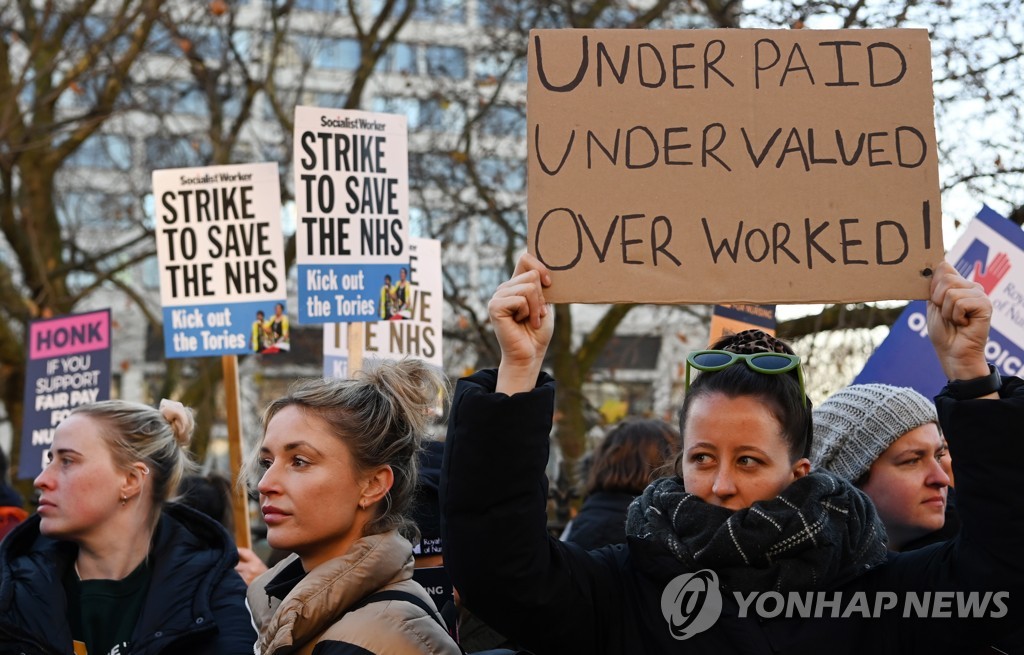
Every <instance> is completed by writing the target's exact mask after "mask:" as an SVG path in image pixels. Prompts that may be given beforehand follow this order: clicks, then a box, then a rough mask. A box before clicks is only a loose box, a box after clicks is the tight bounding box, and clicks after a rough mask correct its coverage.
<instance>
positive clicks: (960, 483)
mask: <svg viewBox="0 0 1024 655" xmlns="http://www.w3.org/2000/svg"><path fill="white" fill-rule="evenodd" d="M1000 396H1001V397H1000V399H999V400H995V399H992V400H980V399H978V400H955V399H953V398H951V397H949V396H948V395H946V394H945V393H944V392H943V393H940V394H939V396H937V397H936V399H935V404H936V409H937V410H938V415H939V423H940V424H941V426H942V430H943V433H944V434H945V437H946V439H947V440H948V441H949V449H950V454H951V455H952V458H953V474H954V477H955V484H956V498H957V509H958V512H959V515H960V520H961V528H960V533H959V534H958V535H957V536H956V537H955V538H954V539H952V540H950V541H947V542H945V543H941V544H933V545H931V546H927V547H925V548H922V549H920V550H915V551H911V552H904V553H899V554H897V555H893V556H891V559H890V565H889V566H886V567H882V569H881V570H880V571H879V573H880V574H881V575H879V576H878V578H877V579H876V581H875V582H876V584H877V586H878V587H880V588H884V589H889V590H894V591H897V592H902V594H903V595H904V602H906V596H905V595H906V594H914V595H915V596H916V597H917V598H927V597H929V596H934V595H935V594H938V593H943V592H944V593H947V594H948V593H950V592H952V593H954V594H957V595H956V596H954V598H969V597H971V595H973V597H974V598H975V599H977V600H978V601H979V602H980V603H981V604H982V606H983V607H984V608H985V610H984V611H983V612H982V613H981V616H977V617H976V618H972V619H969V618H966V617H965V616H964V615H963V614H962V612H961V611H960V610H958V609H957V603H958V602H959V601H957V602H953V603H952V609H951V610H950V611H949V613H948V614H938V613H937V614H935V615H936V616H950V619H951V620H941V619H936V618H931V619H920V620H914V619H915V618H916V617H917V616H918V614H917V611H916V610H907V611H908V612H909V614H905V615H904V616H910V617H911V619H910V620H907V619H901V620H899V621H898V622H897V623H896V624H895V625H894V628H895V629H896V631H897V632H898V634H899V643H900V651H901V652H904V653H935V652H975V651H976V650H981V649H982V648H983V647H984V646H987V645H989V644H992V643H993V642H994V641H998V639H1000V638H1001V637H1002V636H1004V635H1005V634H1007V633H1008V632H1009V631H1011V630H1013V629H1014V626H1019V625H1020V621H1021V616H1022V614H1024V612H1022V610H1024V603H1022V602H1021V598H1022V597H1024V558H1022V557H1021V553H1022V552H1024V485H1022V484H1021V464H1020V458H1019V453H1020V452H1021V451H1022V449H1024V382H1022V381H1021V380H1019V379H1017V378H1012V379H1010V380H1007V381H1006V382H1005V383H1004V385H1003V387H1002V389H1001V391H1000ZM872 577H873V576H872ZM936 598H937V596H936ZM925 612H926V613H927V612H928V610H925Z"/></svg>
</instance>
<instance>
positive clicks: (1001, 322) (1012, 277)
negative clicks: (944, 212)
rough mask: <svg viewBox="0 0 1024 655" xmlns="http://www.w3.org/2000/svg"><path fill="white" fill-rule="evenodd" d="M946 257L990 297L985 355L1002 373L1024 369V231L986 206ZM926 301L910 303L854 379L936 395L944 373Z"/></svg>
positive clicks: (858, 381)
mask: <svg viewBox="0 0 1024 655" xmlns="http://www.w3.org/2000/svg"><path fill="white" fill-rule="evenodd" d="M947 258H948V260H949V261H950V262H951V263H953V264H954V265H955V266H956V269H957V270H958V271H959V272H960V273H961V275H963V276H964V277H966V278H968V279H970V280H973V281H975V282H978V283H979V284H981V285H982V287H984V289H985V292H986V293H987V294H988V295H989V298H991V299H992V309H993V312H992V329H991V331H990V332H989V340H988V345H987V346H986V347H985V357H986V359H988V361H989V362H991V363H992V364H994V365H995V366H996V368H997V369H998V370H999V373H1000V375H1017V376H1020V375H1021V374H1022V373H1024V230H1021V228H1020V226H1018V225H1015V224H1013V223H1011V222H1010V221H1008V220H1007V219H1005V218H1003V217H1002V216H1000V215H999V214H998V213H996V212H995V211H994V210H992V209H991V208H989V207H987V206H986V207H983V208H982V210H981V211H980V212H979V213H978V216H977V218H975V219H974V220H973V221H971V222H970V223H969V224H968V225H967V229H966V230H965V231H964V233H963V235H962V236H961V237H960V239H959V240H958V241H957V242H956V245H954V246H953V248H952V249H950V251H949V254H948V257H947ZM926 307H927V304H926V302H925V301H923V300H917V301H914V302H912V303H910V304H909V305H908V306H907V308H906V309H905V310H904V311H903V313H902V314H901V315H900V318H899V320H898V321H896V324H895V325H894V326H893V328H892V330H891V331H890V332H889V336H888V337H886V339H885V341H883V342H882V344H881V345H880V346H879V347H878V348H877V349H876V350H875V352H874V353H873V354H872V355H871V358H870V359H869V360H868V362H867V364H865V366H864V370H862V371H861V373H860V375H858V376H857V379H856V380H854V383H855V384H865V383H868V382H882V383H885V384H892V385H896V386H902V387H914V388H915V389H917V390H918V391H920V392H921V393H922V394H924V395H926V396H928V397H929V398H930V397H933V396H935V395H936V394H937V393H938V392H939V391H940V390H941V389H942V387H943V385H944V384H945V383H946V377H945V374H944V373H943V372H942V367H941V366H940V365H939V360H938V358H937V357H936V356H935V351H934V350H933V349H932V345H931V342H930V341H929V340H928V328H927V324H926V320H925V316H926Z"/></svg>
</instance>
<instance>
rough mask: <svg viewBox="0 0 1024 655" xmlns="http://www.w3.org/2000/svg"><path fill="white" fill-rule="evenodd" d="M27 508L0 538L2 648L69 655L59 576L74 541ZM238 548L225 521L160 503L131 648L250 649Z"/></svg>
mask: <svg viewBox="0 0 1024 655" xmlns="http://www.w3.org/2000/svg"><path fill="white" fill-rule="evenodd" d="M39 520H40V519H39V515H38V514H36V515H33V516H31V517H30V518H29V519H28V520H26V521H25V522H24V523H22V524H21V525H19V526H18V527H17V528H16V529H15V530H14V532H12V533H11V534H10V535H8V537H7V539H5V540H4V542H3V544H2V545H0V654H2V655H7V654H8V653H17V654H21V655H71V653H72V652H73V651H72V645H71V632H70V630H69V628H68V621H67V615H66V605H67V598H66V596H65V594H64V586H63V584H62V582H61V580H62V579H63V576H64V573H65V571H67V569H68V567H70V566H72V565H73V564H74V559H75V557H76V555H77V547H76V546H75V545H74V544H72V543H69V542H61V541H55V540H53V539H50V538H48V537H44V536H42V535H41V534H40V533H39ZM237 562H238V551H237V549H236V548H235V546H234V543H233V542H232V541H231V538H230V537H229V536H228V533H227V532H226V531H225V530H224V528H223V527H222V526H221V525H220V524H219V523H217V522H215V521H214V520H212V519H210V518H208V517H207V516H205V515H203V514H200V513H199V512H196V511H195V510H192V509H190V508H188V507H184V506H182V505H176V504H171V505H168V506H167V507H165V508H164V510H163V514H162V515H161V517H160V522H159V524H158V526H157V530H156V533H155V535H154V536H153V545H152V549H151V550H150V564H151V565H152V567H153V571H152V579H151V580H150V586H149V591H148V592H147V596H146V602H145V605H144V606H143V609H142V613H141V614H140V616H139V621H138V623H137V624H136V626H135V631H134V633H133V634H132V640H131V644H132V647H131V655H156V654H158V653H165V654H172V653H175V654H176V653H187V654H188V655H251V653H252V652H253V644H254V643H255V642H256V632H255V630H254V629H253V627H252V620H251V618H250V616H249V611H248V610H247V609H246V607H245V591H246V587H245V583H244V582H243V581H242V578H241V577H239V575H238V573H236V572H235V570H234V567H235V564H236V563H237Z"/></svg>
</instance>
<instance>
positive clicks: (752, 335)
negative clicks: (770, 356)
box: [715, 329, 796, 355]
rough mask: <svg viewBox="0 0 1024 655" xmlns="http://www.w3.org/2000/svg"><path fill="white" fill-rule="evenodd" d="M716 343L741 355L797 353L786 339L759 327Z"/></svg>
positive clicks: (718, 346)
mask: <svg viewBox="0 0 1024 655" xmlns="http://www.w3.org/2000/svg"><path fill="white" fill-rule="evenodd" d="M715 345H716V347H717V348H718V349H719V350H728V351H729V352H734V353H738V354H740V355H754V354H757V353H786V354H788V355H795V354H796V353H794V352H793V349H792V348H790V347H789V344H787V343H786V342H785V341H782V340H781V339H776V338H775V337H773V336H772V335H770V334H768V333H767V332H764V331H762V330H757V329H753V330H743V331H742V332H737V333H736V334H732V335H729V336H727V337H722V338H721V339H719V340H718V342H717V343H716V344H715Z"/></svg>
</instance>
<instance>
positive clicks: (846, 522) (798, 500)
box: [626, 472, 886, 592]
mask: <svg viewBox="0 0 1024 655" xmlns="http://www.w3.org/2000/svg"><path fill="white" fill-rule="evenodd" d="M626 534H627V535H628V537H629V545H630V552H631V553H636V554H637V555H639V557H637V558H636V561H637V562H639V563H640V564H639V565H640V566H641V567H642V568H644V569H645V570H646V571H648V572H649V573H652V574H653V575H655V576H656V577H658V578H663V579H665V580H668V579H670V578H672V577H674V576H676V575H679V574H680V573H686V572H694V571H699V570H701V569H711V570H713V571H714V572H715V573H717V574H718V577H719V579H720V580H721V583H722V587H723V589H728V590H733V591H743V592H746V591H779V592H785V591H808V590H818V589H830V588H835V587H837V586H840V585H842V584H843V583H845V582H847V581H849V580H851V579H853V578H855V577H857V576H858V575H861V574H863V573H864V572H865V571H867V570H869V569H871V568H874V567H875V566H877V565H878V564H880V563H882V562H884V561H885V557H886V548H885V528H884V527H883V525H882V522H881V520H880V519H879V518H878V515H877V514H876V512H875V508H874V505H872V504H871V501H870V499H868V497H867V496H865V495H864V494H863V493H862V492H861V491H859V490H858V489H856V488H855V487H853V486H852V485H851V484H849V483H848V482H846V481H845V480H842V479H840V478H838V477H836V476H834V475H832V474H830V473H826V472H815V473H811V474H809V475H807V476H804V477H802V478H800V479H798V480H796V481H795V482H793V483H792V484H790V485H789V486H788V487H786V489H785V490H784V491H783V492H782V493H781V494H780V495H779V496H777V497H776V498H773V499H771V500H766V501H760V502H757V503H754V504H753V505H752V506H751V507H747V508H745V509H741V510H736V511H734V510H730V509H726V508H724V507H719V506H717V505H710V504H708V503H705V502H704V501H702V500H701V499H700V498H698V497H696V496H694V495H693V494H691V493H688V492H687V491H686V490H685V489H683V483H682V480H681V479H679V478H677V477H672V478H662V479H660V480H656V481H655V482H653V483H651V485H650V486H648V487H647V489H646V490H644V493H643V494H642V495H641V496H639V497H638V498H637V499H636V500H635V501H633V504H632V505H630V507H629V514H628V516H627V519H626ZM680 565H681V566H680Z"/></svg>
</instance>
